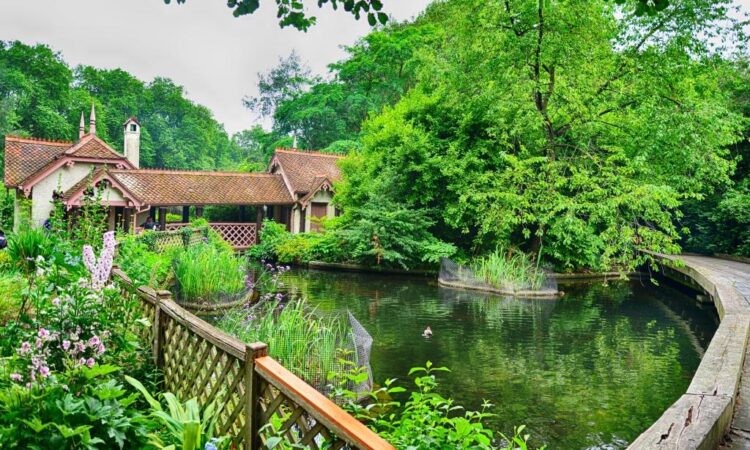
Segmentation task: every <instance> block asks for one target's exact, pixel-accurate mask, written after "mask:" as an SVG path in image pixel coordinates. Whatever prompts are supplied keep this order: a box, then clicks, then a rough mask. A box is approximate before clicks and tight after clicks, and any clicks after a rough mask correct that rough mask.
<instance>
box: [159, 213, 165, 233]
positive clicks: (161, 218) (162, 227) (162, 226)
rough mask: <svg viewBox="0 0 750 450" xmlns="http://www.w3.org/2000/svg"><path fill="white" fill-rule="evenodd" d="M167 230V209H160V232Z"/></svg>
mask: <svg viewBox="0 0 750 450" xmlns="http://www.w3.org/2000/svg"><path fill="white" fill-rule="evenodd" d="M166 229H167V208H159V230H161V231H164V230H166Z"/></svg>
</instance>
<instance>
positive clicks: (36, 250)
mask: <svg viewBox="0 0 750 450" xmlns="http://www.w3.org/2000/svg"><path fill="white" fill-rule="evenodd" d="M47 233H48V232H47V230H45V229H43V228H24V229H21V230H19V231H18V232H17V233H14V234H13V235H11V236H10V239H8V248H7V250H6V251H7V252H8V256H10V260H11V262H12V264H13V266H14V267H16V268H18V269H22V270H24V271H26V272H28V271H30V270H33V269H34V260H36V258H37V257H38V256H43V257H44V258H45V259H48V258H49V257H50V255H51V254H52V247H53V245H52V240H51V239H50V237H49V235H48V234H47Z"/></svg>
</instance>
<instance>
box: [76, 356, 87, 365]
mask: <svg viewBox="0 0 750 450" xmlns="http://www.w3.org/2000/svg"><path fill="white" fill-rule="evenodd" d="M78 364H80V365H82V366H85V365H86V358H81V359H79V360H78Z"/></svg>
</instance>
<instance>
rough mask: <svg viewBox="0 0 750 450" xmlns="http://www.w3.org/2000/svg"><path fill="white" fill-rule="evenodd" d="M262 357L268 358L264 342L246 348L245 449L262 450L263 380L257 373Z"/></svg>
mask: <svg viewBox="0 0 750 450" xmlns="http://www.w3.org/2000/svg"><path fill="white" fill-rule="evenodd" d="M261 356H268V346H267V345H266V344H264V343H262V342H255V343H253V344H248V345H246V346H245V380H244V381H245V392H246V393H247V399H246V400H247V401H246V403H245V448H246V449H247V450H260V448H261V440H260V428H261V427H262V426H263V424H262V423H261V420H260V416H261V409H260V395H261V392H260V388H261V385H260V384H261V378H260V376H259V375H258V374H256V373H255V360H256V359H257V358H260V357H261Z"/></svg>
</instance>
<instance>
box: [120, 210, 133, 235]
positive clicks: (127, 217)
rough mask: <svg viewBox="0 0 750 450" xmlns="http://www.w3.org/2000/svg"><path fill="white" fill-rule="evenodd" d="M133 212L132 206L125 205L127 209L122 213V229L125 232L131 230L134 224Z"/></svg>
mask: <svg viewBox="0 0 750 450" xmlns="http://www.w3.org/2000/svg"><path fill="white" fill-rule="evenodd" d="M132 212H133V210H132V209H130V208H128V207H127V206H126V207H125V210H124V211H123V213H122V215H123V219H122V222H123V223H122V230H123V231H124V232H126V233H127V232H129V231H130V228H131V225H133V224H132V222H133V215H132V214H131V213H132Z"/></svg>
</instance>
